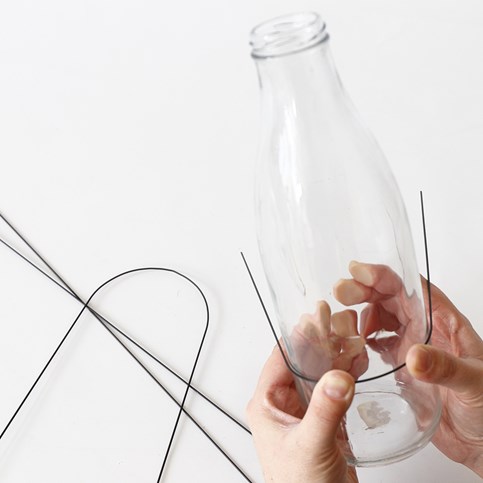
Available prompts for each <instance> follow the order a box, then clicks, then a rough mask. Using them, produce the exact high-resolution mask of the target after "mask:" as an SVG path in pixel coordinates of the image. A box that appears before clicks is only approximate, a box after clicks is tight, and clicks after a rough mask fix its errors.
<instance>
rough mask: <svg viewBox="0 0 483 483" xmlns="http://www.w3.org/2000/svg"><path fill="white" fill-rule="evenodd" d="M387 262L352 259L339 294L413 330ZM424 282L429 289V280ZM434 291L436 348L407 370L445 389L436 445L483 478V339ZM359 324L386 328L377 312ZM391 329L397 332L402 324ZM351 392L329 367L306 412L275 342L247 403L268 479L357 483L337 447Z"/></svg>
mask: <svg viewBox="0 0 483 483" xmlns="http://www.w3.org/2000/svg"><path fill="white" fill-rule="evenodd" d="M381 267H382V266H378V265H369V264H362V263H357V262H352V263H351V266H350V272H351V275H352V277H353V278H352V279H349V280H343V281H339V282H338V283H337V284H336V286H335V287H334V293H335V296H336V297H337V298H338V299H339V301H341V302H342V303H344V304H345V305H347V306H350V305H353V304H355V303H361V302H368V304H369V305H368V307H369V309H368V310H369V311H372V314H377V313H379V312H380V311H381V309H380V308H381V307H382V312H389V313H393V314H395V315H397V317H396V318H397V320H398V323H401V321H404V322H403V325H404V324H406V325H405V326H406V327H410V324H409V322H408V321H410V320H411V314H410V309H408V306H407V304H406V301H403V302H401V303H400V304H399V305H398V303H396V302H394V301H395V300H396V299H397V296H396V295H395V294H396V293H400V286H399V284H398V282H397V280H396V279H394V277H393V276H391V274H390V273H389V272H387V271H386V268H387V267H383V270H382V271H381ZM388 273H389V275H388ZM422 281H423V282H424V283H423V289H424V288H425V287H426V283H425V281H424V279H423V280H422ZM337 287H339V288H337ZM341 287H342V288H341ZM431 294H432V302H433V323H434V327H433V335H432V346H426V345H422V344H415V345H413V346H412V347H410V348H409V349H408V350H407V351H406V352H407V354H406V364H407V369H408V371H409V372H410V374H411V375H412V376H413V377H415V378H416V379H418V380H420V381H424V382H428V383H431V384H436V385H437V386H438V388H439V390H440V393H441V399H442V402H443V414H442V418H441V422H440V426H439V429H438V431H437V432H436V434H435V436H434V438H433V443H434V444H435V446H436V447H437V448H438V449H439V450H440V451H441V452H442V453H443V454H445V455H446V456H447V457H448V458H450V459H452V460H453V461H456V462H458V463H462V464H464V465H465V466H467V467H468V468H470V469H472V470H473V471H474V472H475V473H477V474H478V475H479V476H481V477H483V341H482V339H481V338H480V337H479V336H478V334H477V333H476V332H475V330H474V329H473V328H472V326H471V324H470V322H469V321H468V319H467V318H466V317H465V316H464V315H463V314H461V313H460V312H459V311H458V309H457V308H456V307H455V306H454V305H453V304H452V303H451V301H450V300H449V299H448V298H447V297H446V296H445V295H444V293H443V292H441V290H439V289H438V288H437V287H436V286H434V285H433V286H432V288H431ZM425 296H426V295H425ZM401 300H403V299H401ZM378 304H379V307H375V308H374V306H377V305H378ZM426 306H428V304H427V301H426ZM401 314H403V315H401ZM385 320H388V318H387V317H385ZM389 320H390V318H389ZM389 323H391V324H392V323H394V324H395V322H394V321H393V322H389ZM361 325H362V332H363V333H364V336H368V335H370V334H372V333H375V332H377V330H379V329H381V328H384V327H383V324H382V322H380V320H379V319H378V318H377V317H376V316H373V315H371V316H370V317H368V318H367V319H366V321H365V322H364V323H363V324H361ZM390 329H391V330H394V331H396V332H397V331H398V330H399V327H398V326H397V325H394V327H391V328H390ZM398 350H400V348H398ZM353 394H354V379H353V378H352V376H351V375H350V374H348V373H347V372H345V371H341V370H331V371H329V372H327V373H326V374H324V376H323V377H322V378H321V380H320V381H319V382H318V383H317V385H316V386H315V389H314V391H313V394H312V398H311V401H310V404H309V407H308V408H307V410H306V411H305V410H304V406H303V405H302V403H301V402H300V399H299V396H298V393H297V391H296V388H295V383H294V379H293V375H292V373H291V372H290V371H289V370H288V369H287V367H286V366H285V363H284V361H283V359H282V356H281V354H280V352H279V350H278V348H277V347H276V348H275V349H274V351H273V352H272V354H271V356H270V357H269V359H268V361H267V363H266V364H265V366H264V368H263V370H262V373H261V376H260V380H259V383H258V386H257V388H256V390H255V394H254V396H253V398H252V400H251V401H250V402H249V404H248V407H247V417H248V423H249V426H250V429H251V430H252V433H253V438H254V443H255V447H256V449H257V453H258V456H259V459H260V462H261V466H262V469H263V472H264V477H265V481H267V482H277V483H300V482H302V481H303V482H304V483H344V482H350V483H354V482H357V476H356V472H355V469H354V468H353V467H349V466H348V465H347V464H346V461H345V458H344V456H343V454H342V452H341V451H340V449H339V447H338V445H337V432H338V429H339V425H340V422H341V420H342V418H343V416H344V414H345V412H346V411H347V409H348V407H349V406H350V403H351V401H352V397H353Z"/></svg>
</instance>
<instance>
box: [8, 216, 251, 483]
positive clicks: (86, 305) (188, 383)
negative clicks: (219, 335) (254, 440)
mask: <svg viewBox="0 0 483 483" xmlns="http://www.w3.org/2000/svg"><path fill="white" fill-rule="evenodd" d="M0 217H1V218H2V219H3V220H4V221H5V223H6V224H7V225H8V226H9V227H10V228H11V229H12V230H13V231H14V232H15V233H16V234H17V236H18V237H19V238H20V239H21V240H22V241H23V242H24V243H25V244H26V245H27V246H28V247H29V248H30V249H31V250H32V251H33V253H35V255H36V256H37V257H38V258H39V259H40V260H41V261H42V262H43V263H44V264H45V265H46V266H47V267H48V268H49V270H51V271H52V273H53V274H54V275H55V276H56V277H57V278H58V279H59V280H60V281H61V282H62V284H64V285H65V287H64V286H62V285H61V284H60V283H58V282H57V281H56V280H55V279H54V278H52V277H51V276H50V275H48V274H47V273H46V272H45V271H44V270H42V269H41V268H40V267H38V266H37V265H35V264H34V263H33V262H31V261H30V260H29V259H28V258H26V257H25V256H23V255H22V254H21V253H20V252H18V251H17V250H15V249H14V248H13V247H12V246H10V245H9V244H8V243H7V242H5V241H4V240H1V239H0V241H1V242H2V243H3V244H4V245H5V246H6V247H8V248H9V249H10V250H12V251H13V252H15V253H16V254H17V255H18V256H20V257H21V258H22V259H23V260H24V261H26V262H28V263H29V264H30V265H31V266H32V267H34V268H35V269H37V270H38V271H39V272H41V273H42V274H43V275H44V276H46V277H47V278H49V280H51V281H52V282H53V283H55V284H56V285H57V286H59V287H60V288H62V289H63V290H64V291H65V292H67V293H68V294H70V295H71V296H72V297H74V298H75V299H76V300H78V301H79V302H81V303H83V304H84V305H83V307H82V310H81V311H80V313H79V314H78V315H77V317H76V319H75V320H74V322H73V323H72V325H71V326H70V327H69V329H68V331H67V332H66V334H65V335H64V337H63V338H62V340H61V341H60V343H59V344H58V346H57V347H56V349H55V351H54V353H53V354H52V355H51V356H50V358H49V360H48V361H47V363H46V365H45V366H44V368H43V369H42V371H41V372H40V374H39V375H38V376H37V378H36V380H35V381H34V383H33V385H32V386H31V388H30V389H29V391H28V392H27V394H26V396H25V397H24V398H23V400H22V402H21V403H20V405H19V406H18V408H17V409H16V411H15V412H14V414H13V416H12V417H11V418H10V420H9V422H8V423H7V425H6V426H5V428H4V429H3V431H2V433H1V434H0V439H1V438H2V437H3V435H4V434H5V432H6V431H7V430H8V428H9V427H10V425H11V424H12V422H13V420H14V419H15V417H16V416H17V414H18V413H19V411H20V410H21V408H22V407H23V405H24V404H25V402H26V401H27V399H28V397H29V396H30V394H31V393H32V391H33V390H34V388H35V386H36V385H37V383H38V382H39V380H40V379H41V377H42V376H43V374H44V373H45V371H46V369H47V368H48V366H49V365H50V363H51V362H52V360H53V359H54V357H55V356H56V354H57V353H58V351H59V349H60V348H61V346H62V345H63V344H64V342H65V340H66V339H67V337H68V336H69V334H70V333H71V331H72V329H73V328H74V326H75V325H76V324H77V322H78V320H79V319H80V316H81V315H82V313H83V312H84V310H85V309H86V308H87V309H88V310H89V311H90V312H91V313H92V314H93V315H94V316H95V317H96V319H97V320H98V321H99V322H100V323H101V324H102V325H103V327H104V328H105V329H106V330H108V332H109V333H110V334H111V335H112V336H113V337H114V338H115V339H116V340H117V342H118V343H119V344H121V346H122V347H123V348H124V349H125V350H126V351H127V352H128V353H129V354H130V355H131V357H133V358H134V359H135V360H136V362H137V363H138V364H139V365H140V366H141V367H142V368H143V369H144V370H145V371H146V372H147V373H148V374H149V375H150V377H151V378H152V379H153V380H154V381H155V382H156V383H157V384H158V385H159V386H160V387H161V388H162V389H163V390H164V392H165V393H166V394H167V395H168V396H169V397H170V398H171V399H172V400H173V401H174V402H175V403H176V404H177V405H178V406H179V412H178V415H177V418H176V421H175V425H174V428H173V430H172V433H171V436H170V440H169V443H168V448H167V450H166V452H165V456H164V459H163V464H162V466H161V470H160V472H159V475H158V479H157V481H158V482H159V481H160V479H161V477H162V474H163V471H164V469H165V466H166V462H167V459H168V456H169V452H170V449H171V446H172V443H173V441H174V437H175V434H176V430H177V428H178V424H179V420H180V417H181V414H182V413H185V414H186V415H187V416H188V418H189V419H190V420H191V421H193V422H194V423H195V425H196V426H197V427H198V428H199V429H200V430H201V431H202V433H203V434H204V435H205V436H206V437H207V438H208V439H209V440H210V441H211V442H212V443H213V444H214V445H215V447H216V448H217V449H218V450H219V451H220V452H221V453H222V454H223V455H224V456H225V457H226V458H227V459H228V461H229V462H230V463H231V464H232V465H233V466H234V467H235V468H236V469H237V470H238V471H239V472H240V473H241V475H242V476H243V477H244V478H245V479H246V480H247V481H249V482H250V481H251V480H250V479H249V478H248V476H247V475H246V474H245V473H244V472H243V471H242V470H241V468H240V467H239V466H238V465H237V464H236V463H235V461H233V459H232V458H230V456H229V455H228V454H227V453H226V452H225V451H224V450H223V449H222V448H221V447H220V445H219V444H218V443H216V441H215V440H214V439H213V438H212V437H211V436H210V435H209V434H208V433H207V431H206V430H205V429H204V428H203V427H202V426H201V425H200V424H199V423H198V422H197V421H196V420H195V419H194V418H193V417H192V416H191V415H190V414H189V413H188V412H187V411H186V409H185V408H184V404H185V402H186V398H187V395H188V393H189V390H190V389H193V387H192V386H191V382H192V378H193V376H194V372H195V369H196V366H197V363H198V360H199V357H200V354H201V350H202V347H203V344H204V341H205V337H206V334H207V330H208V326H209V306H208V302H207V300H206V297H205V295H204V293H203V291H202V290H201V289H200V287H199V286H198V285H197V284H196V283H195V282H194V281H193V280H191V279H190V278H189V277H187V276H186V275H184V274H182V273H180V272H178V271H176V270H173V269H168V268H163V267H143V268H137V269H132V270H127V271H125V272H122V273H120V274H118V275H115V276H114V277H112V278H111V279H109V280H107V281H106V282H104V283H103V284H101V285H100V286H99V287H98V288H97V289H96V290H95V291H94V292H93V293H92V294H91V295H90V297H89V299H88V300H87V301H86V302H85V303H84V302H83V301H82V299H81V298H80V297H79V296H78V295H77V294H76V292H75V291H74V290H73V289H72V288H71V287H70V286H69V284H68V283H67V282H66V281H65V280H64V279H63V278H62V277H61V276H60V275H59V274H58V273H57V272H56V270H55V269H54V268H52V266H51V265H50V264H49V263H48V262H47V261H46V260H45V259H44V258H43V257H42V255H40V253H39V252H38V251H37V250H36V249H35V248H34V247H33V246H32V245H31V244H30V243H29V242H28V240H27V239H26V238H25V237H24V236H23V235H22V234H21V233H20V232H19V231H18V230H17V229H16V228H15V227H14V226H13V224H12V223H11V222H9V221H8V220H7V219H6V217H5V216H3V215H2V214H1V213H0ZM146 270H157V271H166V272H171V273H174V274H176V275H178V276H180V277H182V278H184V279H185V280H187V281H188V282H190V283H191V284H192V285H194V286H195V288H196V289H197V290H198V292H199V293H200V295H201V297H202V298H203V301H204V304H205V308H206V314H207V319H206V325H205V330H204V332H203V336H202V339H201V342H200V346H199V348H198V351H197V354H196V358H195V362H194V364H193V366H192V370H191V374H190V377H189V380H188V381H185V380H184V379H183V378H181V376H179V375H177V374H176V373H175V372H174V371H173V370H172V369H170V368H168V367H167V365H166V364H164V363H162V362H161V361H159V360H158V359H157V358H155V357H154V356H153V355H152V354H151V353H150V352H149V351H147V350H146V349H144V348H143V347H142V346H141V345H140V344H138V343H137V342H135V341H134V340H133V339H131V338H130V337H129V336H127V334H125V333H124V332H122V331H121V330H120V329H119V328H117V327H116V326H114V324H112V323H110V322H109V321H107V319H105V318H104V317H102V316H101V315H100V314H98V313H97V312H96V311H94V310H93V309H91V308H90V307H89V303H90V302H91V300H92V298H93V297H94V296H95V295H96V294H97V293H98V292H99V290H101V289H102V288H104V287H105V286H106V285H107V284H109V283H111V282H112V281H114V280H116V279H117V278H120V277H122V276H125V275H128V274H130V273H135V272H139V271H146ZM66 287H67V288H66ZM106 324H108V325H109V326H111V327H112V328H114V329H115V330H117V331H118V332H119V333H121V334H123V336H125V337H126V338H127V339H128V340H130V341H131V342H132V343H133V344H135V345H136V346H137V347H139V348H140V349H141V350H143V351H144V352H145V353H146V354H148V355H149V356H151V357H152V358H153V359H154V360H156V361H157V362H158V363H160V364H161V365H162V366H163V367H165V368H166V369H168V370H169V371H170V372H171V373H172V374H174V375H176V376H177V377H178V378H179V379H181V380H183V381H184V382H185V384H186V390H185V393H184V396H183V400H182V402H181V403H179V402H178V401H177V400H176V398H174V396H173V395H172V394H171V393H170V392H169V391H168V390H167V389H166V388H165V387H164V386H163V385H162V384H161V383H160V382H159V381H158V380H157V378H156V377H155V376H154V375H153V374H152V373H151V372H150V371H149V370H148V369H147V367H146V366H144V364H142V362H141V361H140V360H139V359H138V358H137V357H136V356H135V355H134V354H133V353H132V352H131V351H130V350H129V348H128V347H127V346H126V345H125V344H124V343H123V342H122V341H121V340H120V339H119V338H118V337H117V336H116V335H115V334H114V333H113V332H112V331H111V330H110V328H109V327H108V326H107V325H106ZM196 392H197V393H199V394H200V395H202V394H201V393H200V391H196ZM202 397H204V398H205V399H206V400H207V401H208V402H210V403H211V404H213V405H214V406H215V407H216V408H217V409H219V410H220V411H221V412H222V413H223V414H225V415H226V416H228V417H229V418H230V419H231V420H232V421H234V422H235V423H236V424H238V425H239V426H241V427H242V428H243V429H244V430H245V431H248V429H247V428H245V427H243V425H241V423H239V422H238V421H236V420H235V419H234V418H233V417H231V416H230V415H229V414H228V413H227V412H226V411H224V410H223V409H222V408H220V407H219V406H218V405H217V404H216V403H214V402H213V401H211V400H210V399H209V398H207V397H206V396H204V395H202ZM248 432H249V431H248Z"/></svg>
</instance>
